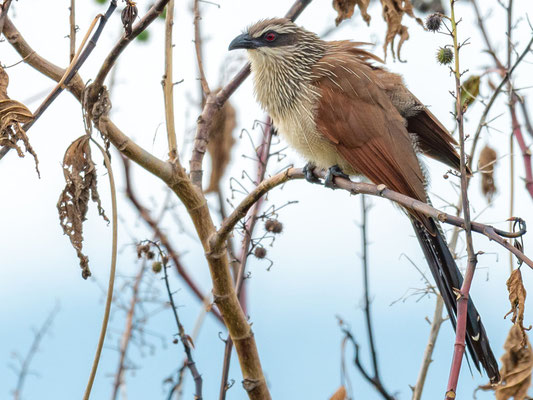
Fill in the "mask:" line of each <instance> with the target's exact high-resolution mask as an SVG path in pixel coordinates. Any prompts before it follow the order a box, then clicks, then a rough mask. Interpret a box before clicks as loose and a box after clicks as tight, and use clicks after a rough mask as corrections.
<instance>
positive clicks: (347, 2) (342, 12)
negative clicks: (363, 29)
mask: <svg viewBox="0 0 533 400" xmlns="http://www.w3.org/2000/svg"><path fill="white" fill-rule="evenodd" d="M369 4H370V0H333V8H334V9H335V10H336V11H337V18H335V25H339V24H340V23H341V22H342V21H344V20H345V19H349V18H351V17H352V15H353V13H354V9H355V6H357V7H359V11H361V17H363V19H364V20H365V22H366V23H367V25H368V24H370V15H368V12H367V11H366V10H367V9H368V5H369Z"/></svg>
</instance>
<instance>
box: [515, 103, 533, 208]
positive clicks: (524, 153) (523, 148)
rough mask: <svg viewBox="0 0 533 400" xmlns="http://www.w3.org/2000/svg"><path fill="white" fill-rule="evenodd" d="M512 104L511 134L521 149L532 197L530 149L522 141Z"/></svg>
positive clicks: (532, 196) (528, 189)
mask: <svg viewBox="0 0 533 400" xmlns="http://www.w3.org/2000/svg"><path fill="white" fill-rule="evenodd" d="M514 104H516V103H514ZM514 104H513V106H512V107H510V109H511V119H512V123H513V135H514V137H515V138H516V141H517V142H518V146H520V150H521V151H522V158H523V159H524V169H525V173H526V190H527V191H528V192H529V195H530V196H531V198H532V199H533V173H532V165H531V150H530V149H529V148H528V147H527V145H526V142H525V141H524V135H523V134H522V128H521V126H520V123H519V122H518V118H517V116H516V108H515V107H514Z"/></svg>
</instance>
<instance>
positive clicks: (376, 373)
mask: <svg viewBox="0 0 533 400" xmlns="http://www.w3.org/2000/svg"><path fill="white" fill-rule="evenodd" d="M368 209H369V207H368V206H367V205H366V196H364V195H362V196H361V214H362V215H361V217H362V223H361V240H362V242H363V243H362V244H363V284H364V290H365V321H366V330H367V334H368V342H369V343H370V355H371V356H372V367H373V369H374V378H375V379H376V380H380V378H379V368H378V360H377V355H376V347H375V344H374V332H373V330H372V318H371V316H370V299H369V297H370V296H369V294H368V292H369V285H368V240H367V223H366V221H367V213H368Z"/></svg>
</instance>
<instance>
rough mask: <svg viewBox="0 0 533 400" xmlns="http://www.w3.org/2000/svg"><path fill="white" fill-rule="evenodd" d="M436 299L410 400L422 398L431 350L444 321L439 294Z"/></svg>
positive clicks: (430, 360)
mask: <svg viewBox="0 0 533 400" xmlns="http://www.w3.org/2000/svg"><path fill="white" fill-rule="evenodd" d="M436 299H437V300H436V302H435V312H434V314H433V320H432V321H431V328H430V329H429V338H428V344H427V346H426V349H425V350H424V356H423V358H422V365H421V366H420V372H419V373H418V378H417V380H416V385H415V387H414V388H413V397H412V400H420V399H421V398H422V390H423V389H424V384H425V382H426V376H427V373H428V370H429V365H430V364H431V362H432V361H433V360H432V358H431V357H432V355H433V350H434V349H435V343H436V342H437V337H438V336H439V331H440V327H441V325H442V323H443V322H444V320H445V319H444V318H443V317H442V308H443V305H444V301H443V300H442V297H441V296H440V295H439V294H437V295H436Z"/></svg>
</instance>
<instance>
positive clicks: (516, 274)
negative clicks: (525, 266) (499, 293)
mask: <svg viewBox="0 0 533 400" xmlns="http://www.w3.org/2000/svg"><path fill="white" fill-rule="evenodd" d="M507 290H508V291H509V302H510V303H511V309H510V310H509V312H508V313H507V314H505V317H504V318H506V317H507V316H508V315H509V314H511V313H512V314H513V316H512V317H511V321H512V322H513V323H514V324H515V325H516V326H518V328H519V329H520V331H521V332H522V345H523V346H525V345H526V343H527V335H526V332H525V331H526V330H529V329H531V327H529V328H527V329H526V328H525V327H524V307H525V302H526V294H527V293H526V288H525V287H524V282H523V281H522V273H521V272H520V268H517V269H515V270H514V271H513V272H512V273H511V276H510V277H509V279H507Z"/></svg>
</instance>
